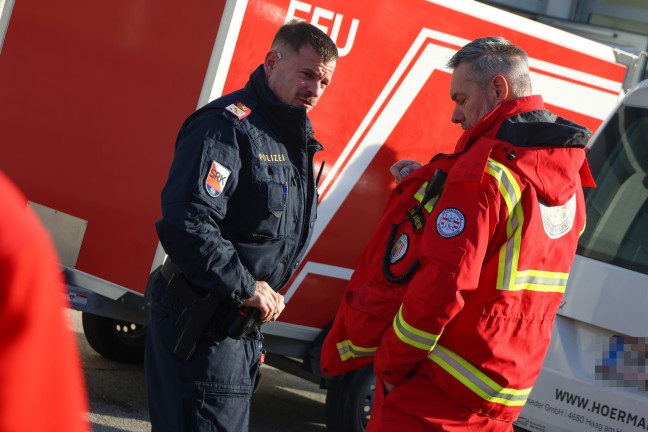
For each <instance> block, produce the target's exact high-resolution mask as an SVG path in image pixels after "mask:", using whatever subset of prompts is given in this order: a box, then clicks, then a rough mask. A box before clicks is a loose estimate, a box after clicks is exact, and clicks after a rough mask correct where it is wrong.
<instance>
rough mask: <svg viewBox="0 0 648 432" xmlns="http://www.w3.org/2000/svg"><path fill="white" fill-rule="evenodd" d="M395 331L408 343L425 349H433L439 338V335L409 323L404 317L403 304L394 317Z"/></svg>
mask: <svg viewBox="0 0 648 432" xmlns="http://www.w3.org/2000/svg"><path fill="white" fill-rule="evenodd" d="M394 331H395V332H396V336H398V338H399V339H400V340H401V341H403V342H404V343H406V344H407V345H411V346H413V347H416V348H419V349H422V350H425V351H431V350H432V349H433V348H434V346H435V345H436V343H437V341H438V340H439V335H435V334H432V333H428V332H424V331H423V330H419V329H417V328H415V327H413V326H411V325H410V324H408V323H407V322H406V321H405V319H404V318H403V305H401V307H400V309H399V310H398V314H397V315H396V317H395V318H394Z"/></svg>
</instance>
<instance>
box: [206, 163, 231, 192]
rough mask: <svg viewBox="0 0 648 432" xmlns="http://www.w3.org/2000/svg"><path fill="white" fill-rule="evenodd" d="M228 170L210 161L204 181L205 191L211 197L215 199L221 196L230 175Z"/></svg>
mask: <svg viewBox="0 0 648 432" xmlns="http://www.w3.org/2000/svg"><path fill="white" fill-rule="evenodd" d="M230 172H231V171H230V170H228V169H227V168H225V167H224V166H223V165H221V164H219V163H218V162H216V161H212V164H211V168H210V169H209V174H207V178H206V179H205V190H206V191H207V194H208V195H209V196H211V197H214V198H216V197H217V196H218V195H220V194H221V192H222V191H223V189H224V188H225V184H226V183H227V179H228V178H229V175H230Z"/></svg>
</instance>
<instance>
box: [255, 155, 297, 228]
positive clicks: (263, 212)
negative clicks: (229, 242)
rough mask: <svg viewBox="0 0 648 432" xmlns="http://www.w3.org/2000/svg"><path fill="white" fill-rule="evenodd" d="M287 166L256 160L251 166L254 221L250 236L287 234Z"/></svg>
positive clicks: (289, 176)
mask: <svg viewBox="0 0 648 432" xmlns="http://www.w3.org/2000/svg"><path fill="white" fill-rule="evenodd" d="M290 174H291V167H290V165H281V164H265V163H263V162H258V163H255V164H254V165H253V166H252V190H253V191H254V192H253V193H254V195H255V196H254V197H251V198H253V199H254V202H253V203H252V208H253V209H254V213H255V214H254V216H256V217H255V218H254V220H255V221H256V222H255V224H256V226H255V227H254V228H253V232H252V237H255V238H281V237H285V236H286V219H287V217H288V215H287V214H286V213H287V208H288V200H289V196H290V195H291V190H290V188H291V184H290V178H291V175H290Z"/></svg>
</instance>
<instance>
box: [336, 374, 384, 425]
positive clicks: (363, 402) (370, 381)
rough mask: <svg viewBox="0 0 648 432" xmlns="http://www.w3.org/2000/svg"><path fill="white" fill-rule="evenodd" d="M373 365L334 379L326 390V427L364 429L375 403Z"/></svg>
mask: <svg viewBox="0 0 648 432" xmlns="http://www.w3.org/2000/svg"><path fill="white" fill-rule="evenodd" d="M375 390H376V376H375V375H374V373H373V365H372V364H371V365H367V366H365V367H363V368H361V369H358V370H356V371H353V372H349V373H347V374H344V375H343V376H341V377H338V378H335V379H333V380H332V381H331V383H330V384H329V390H328V392H327V393H326V427H327V429H328V430H329V431H334V432H363V431H364V430H365V429H366V427H367V423H368V422H369V417H370V416H371V407H372V405H373V398H374V392H375Z"/></svg>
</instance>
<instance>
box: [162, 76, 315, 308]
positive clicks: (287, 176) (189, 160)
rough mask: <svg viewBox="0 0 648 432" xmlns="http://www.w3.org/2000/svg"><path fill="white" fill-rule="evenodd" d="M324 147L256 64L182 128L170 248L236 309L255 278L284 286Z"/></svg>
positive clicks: (307, 223)
mask: <svg viewBox="0 0 648 432" xmlns="http://www.w3.org/2000/svg"><path fill="white" fill-rule="evenodd" d="M247 109H249V110H251V112H249V111H248V110H247ZM245 111H247V112H249V114H247V113H246V112H245ZM246 114H247V115H246ZM321 149H322V146H321V145H320V144H319V143H318V142H317V141H316V140H315V139H314V138H313V130H312V127H311V123H310V120H309V119H308V116H307V115H306V110H305V109H303V108H297V107H293V106H290V105H287V104H284V103H282V102H280V101H279V100H278V99H277V98H276V97H275V96H274V94H273V93H272V92H271V91H270V89H269V87H268V85H267V83H266V78H265V73H264V71H263V66H259V68H257V69H256V70H255V71H254V72H253V73H252V75H250V80H249V81H248V83H247V84H246V86H245V87H244V88H243V89H241V90H238V91H236V92H233V93H230V94H228V95H225V96H223V97H221V98H219V99H216V100H214V101H213V102H211V103H209V104H207V105H205V106H204V107H202V108H201V109H199V110H198V111H196V112H195V113H193V114H192V115H191V116H190V117H189V118H188V119H187V120H186V121H185V123H184V124H183V126H182V128H181V129H180V132H179V134H178V138H177V142H176V148H175V155H174V158H173V163H172V165H171V169H170V172H169V177H168V180H167V183H166V185H165V186H164V189H163V191H162V219H160V220H159V221H158V222H157V223H156V228H157V232H158V236H159V239H160V242H161V244H162V246H163V248H164V250H165V252H166V253H167V254H168V255H169V257H170V258H171V259H172V260H173V262H174V263H175V264H176V265H178V266H179V267H180V269H182V271H183V273H184V274H185V276H186V277H187V279H188V280H189V281H190V282H191V283H192V284H194V285H195V286H198V287H201V288H204V289H207V290H208V291H209V292H211V293H212V294H213V295H215V296H217V297H219V298H223V299H228V300H229V301H230V302H231V304H232V305H233V306H240V305H241V303H242V302H243V300H244V299H246V298H249V297H250V296H251V295H252V294H253V293H254V290H255V281H256V280H262V281H266V282H267V283H268V284H269V285H270V286H271V287H272V288H273V289H275V290H277V291H278V290H279V289H280V288H281V287H282V286H283V285H284V284H285V283H286V282H287V281H288V280H289V278H290V276H291V275H292V273H293V272H294V271H295V270H296V269H297V267H298V265H299V262H300V261H301V259H302V258H303V255H304V253H305V250H306V246H307V245H308V242H309V240H310V236H311V232H312V227H313V225H314V223H315V218H316V206H317V189H316V185H315V179H314V172H313V155H314V154H315V152H316V151H319V150H321Z"/></svg>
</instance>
